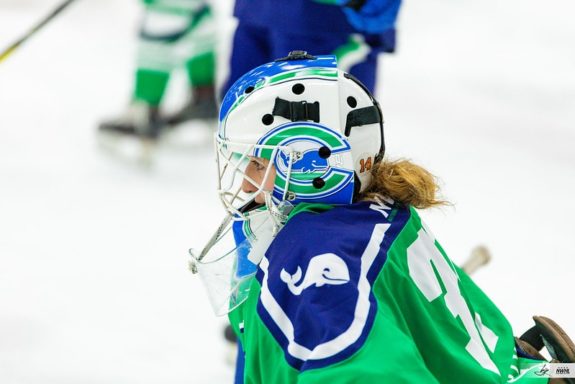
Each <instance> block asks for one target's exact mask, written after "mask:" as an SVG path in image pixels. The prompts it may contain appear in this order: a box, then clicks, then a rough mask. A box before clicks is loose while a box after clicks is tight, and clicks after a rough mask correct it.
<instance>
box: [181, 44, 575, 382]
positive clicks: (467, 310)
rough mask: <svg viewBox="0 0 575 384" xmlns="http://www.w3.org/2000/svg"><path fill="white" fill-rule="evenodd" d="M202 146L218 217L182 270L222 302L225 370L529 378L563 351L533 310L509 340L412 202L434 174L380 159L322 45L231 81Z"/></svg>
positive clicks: (372, 115)
mask: <svg viewBox="0 0 575 384" xmlns="http://www.w3.org/2000/svg"><path fill="white" fill-rule="evenodd" d="M216 148H217V161H218V165H219V173H218V175H219V179H220V184H219V189H218V193H219V195H220V198H221V200H222V202H223V204H224V206H225V207H226V209H227V211H228V215H227V216H226V219H225V220H224V222H223V223H222V226H221V227H220V228H219V230H218V231H217V232H216V234H215V235H214V237H213V238H212V240H211V241H210V242H209V244H208V246H207V247H206V248H205V249H204V250H203V251H202V252H201V254H200V255H196V256H195V258H194V261H193V262H192V270H193V271H195V272H199V273H200V276H201V277H202V279H203V280H204V282H205V283H206V285H207V286H208V289H209V290H208V291H209V294H210V298H211V300H212V303H213V304H214V308H215V309H216V312H217V313H220V314H223V313H228V312H229V319H230V322H231V325H232V327H233V328H234V330H235V332H236V334H237V336H238V338H239V341H240V343H241V346H242V347H243V351H241V353H240V355H239V358H238V364H239V366H238V371H237V373H238V374H237V382H245V383H296V382H297V383H350V382H354V383H388V382H389V383H462V382H465V383H506V382H521V383H525V382H534V383H541V382H546V381H547V380H546V379H545V377H543V378H544V379H545V380H543V381H542V378H541V376H539V373H542V372H543V373H544V372H546V371H545V369H544V367H546V365H545V363H546V362H545V360H544V358H543V357H542V356H541V355H539V353H538V349H540V348H541V347H542V345H543V341H544V342H545V343H546V344H548V345H550V346H552V348H550V351H552V352H551V353H552V355H553V357H554V358H556V359H557V360H559V361H562V362H564V363H567V362H575V347H574V346H573V343H572V342H571V341H570V340H569V338H568V337H567V336H566V335H565V334H564V332H563V331H562V330H561V329H560V328H559V327H558V326H557V325H556V324H555V323H553V322H552V321H550V320H548V319H546V318H542V317H539V318H535V320H536V326H535V327H534V328H533V329H532V330H531V331H530V332H528V334H526V336H525V337H523V338H522V339H515V338H514V333H513V330H512V328H511V326H510V324H509V322H508V321H507V320H506V318H505V316H504V315H503V314H502V313H501V312H500V311H499V309H498V308H497V307H496V306H495V305H494V304H493V303H492V301H491V300H490V299H489V298H488V297H487V296H486V295H485V294H484V293H483V292H482V291H481V290H480V289H479V288H478V287H477V286H476V285H475V284H474V282H473V281H472V280H471V279H470V278H469V277H468V276H467V275H466V274H465V273H464V272H463V271H462V270H461V269H460V268H458V267H457V266H456V265H454V264H453V263H452V262H451V260H450V259H449V258H448V256H447V255H446V253H445V252H444V250H443V249H442V248H441V246H440V245H439V243H438V241H437V240H436V239H435V237H434V235H433V233H432V232H431V230H430V229H429V228H428V227H427V226H426V225H425V223H424V222H423V221H422V220H421V218H420V216H419V214H418V209H426V208H430V207H434V206H438V205H441V204H443V201H442V200H440V199H438V198H437V197H436V192H437V184H436V182H435V179H434V177H433V176H432V175H431V174H430V173H429V172H428V171H426V170H425V169H424V168H422V167H420V166H417V165H415V164H413V163H412V162H410V161H408V160H400V161H390V160H388V159H386V158H384V154H385V145H384V135H383V119H382V114H381V110H380V107H379V105H378V103H377V101H376V100H375V99H374V98H373V97H372V96H371V94H370V92H369V91H368V90H367V89H366V87H364V86H363V85H362V84H361V83H360V82H359V81H357V80H356V79H355V78H354V77H353V76H350V75H349V74H347V73H345V72H342V71H341V70H338V69H337V64H336V60H335V57H334V56H317V57H313V56H311V55H305V54H302V53H301V52H298V53H295V54H293V53H292V54H290V55H288V56H287V57H286V58H284V59H282V60H280V61H276V62H272V63H269V64H266V65H263V66H260V67H258V68H255V69H254V70H252V71H251V72H249V73H247V74H246V75H244V76H243V77H241V78H240V79H239V80H238V81H237V82H236V83H235V84H234V85H233V86H232V87H231V89H230V91H229V92H228V93H227V94H226V96H225V98H224V100H223V103H222V107H221V111H220V124H219V129H218V134H217V136H216ZM230 234H233V240H234V242H235V244H236V245H235V249H231V248H229V249H228V248H225V252H222V248H221V246H222V244H225V241H226V240H227V239H228V237H229V236H228V235H230ZM230 236H231V235H230ZM226 270H227V272H226ZM542 340H543V341H542Z"/></svg>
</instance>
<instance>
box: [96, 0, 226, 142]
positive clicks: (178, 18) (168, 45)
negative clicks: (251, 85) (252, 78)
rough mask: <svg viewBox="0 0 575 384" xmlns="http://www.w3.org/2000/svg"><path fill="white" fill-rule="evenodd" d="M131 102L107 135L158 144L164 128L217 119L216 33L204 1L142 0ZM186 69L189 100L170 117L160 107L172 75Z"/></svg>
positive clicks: (105, 124)
mask: <svg viewBox="0 0 575 384" xmlns="http://www.w3.org/2000/svg"><path fill="white" fill-rule="evenodd" d="M143 3H144V5H145V9H146V11H145V14H144V18H143V22H142V26H141V30H140V34H139V45H138V55H137V69H136V73H135V79H134V90H133V95H132V100H131V103H130V105H129V106H128V109H127V111H126V112H125V113H124V115H122V116H120V117H119V118H117V119H113V120H110V121H106V122H103V123H102V124H100V130H101V131H103V132H112V133H121V134H128V135H136V136H138V137H143V138H149V139H156V138H157V137H158V135H159V134H160V132H161V129H162V128H163V127H164V126H166V125H169V126H172V125H176V124H179V123H181V122H184V121H186V120H190V119H212V118H214V119H215V118H216V115H217V106H216V102H215V93H214V78H215V76H214V72H215V59H214V55H215V38H214V33H215V28H214V18H213V15H212V11H211V8H210V7H209V6H208V5H207V3H206V2H205V0H143ZM182 66H185V69H186V72H187V75H188V79H189V84H190V101H189V102H188V103H187V105H186V106H185V107H184V108H183V109H182V110H181V111H179V112H177V113H175V114H174V115H172V116H163V115H162V114H161V113H160V107H161V104H162V101H163V99H164V94H165V91H166V88H167V85H168V81H169V79H170V76H171V74H172V73H173V71H174V70H175V69H176V68H180V67H182Z"/></svg>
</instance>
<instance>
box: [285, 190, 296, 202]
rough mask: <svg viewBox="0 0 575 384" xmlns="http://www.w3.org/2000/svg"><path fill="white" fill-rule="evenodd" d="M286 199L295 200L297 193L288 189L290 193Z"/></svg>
mask: <svg viewBox="0 0 575 384" xmlns="http://www.w3.org/2000/svg"><path fill="white" fill-rule="evenodd" d="M286 199H287V200H288V201H293V200H295V193H293V192H291V191H288V193H287V194H286Z"/></svg>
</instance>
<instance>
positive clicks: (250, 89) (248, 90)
mask: <svg viewBox="0 0 575 384" xmlns="http://www.w3.org/2000/svg"><path fill="white" fill-rule="evenodd" d="M253 90H254V87H253V86H251V85H250V86H249V87H247V88H246V90H245V91H244V92H245V93H252V92H253Z"/></svg>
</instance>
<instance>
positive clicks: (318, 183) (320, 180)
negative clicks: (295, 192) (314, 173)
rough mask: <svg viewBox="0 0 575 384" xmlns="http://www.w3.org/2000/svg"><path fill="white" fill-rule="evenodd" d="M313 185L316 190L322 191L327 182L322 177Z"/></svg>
mask: <svg viewBox="0 0 575 384" xmlns="http://www.w3.org/2000/svg"><path fill="white" fill-rule="evenodd" d="M312 184H313V186H314V187H315V188H316V189H320V188H323V187H324V185H325V180H324V179H322V178H321V177H316V178H315V179H313V181H312Z"/></svg>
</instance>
